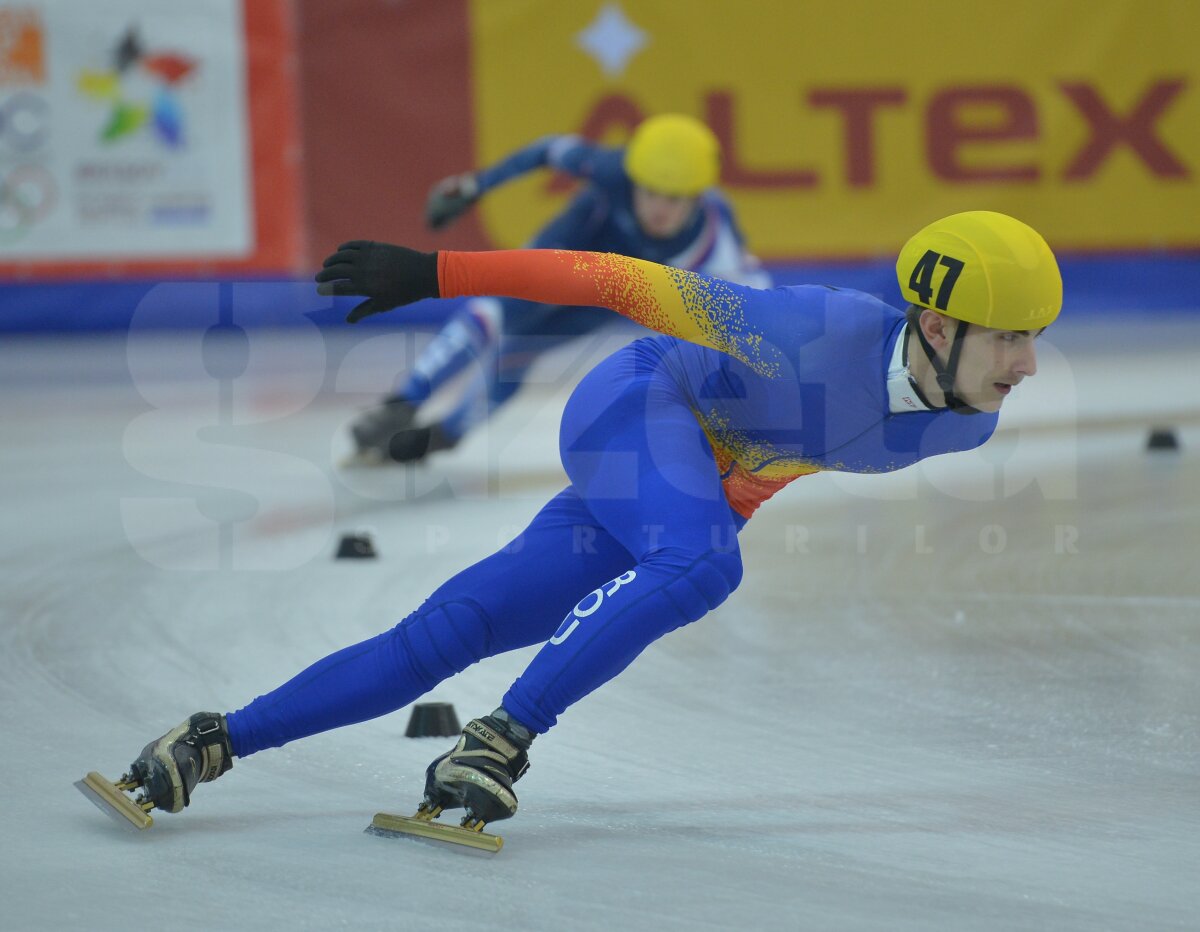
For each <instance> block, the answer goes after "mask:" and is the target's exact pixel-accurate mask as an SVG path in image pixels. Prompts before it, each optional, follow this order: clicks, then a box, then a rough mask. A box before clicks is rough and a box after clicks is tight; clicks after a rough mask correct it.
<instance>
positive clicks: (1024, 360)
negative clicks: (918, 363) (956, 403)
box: [909, 311, 1040, 412]
mask: <svg viewBox="0 0 1200 932" xmlns="http://www.w3.org/2000/svg"><path fill="white" fill-rule="evenodd" d="M930 315H932V317H936V318H937V320H931V319H930ZM921 323H922V326H923V327H924V328H925V335H926V337H928V338H929V341H930V343H931V344H932V345H933V348H934V349H935V350H936V351H937V354H938V356H939V357H941V359H942V361H943V362H945V361H947V360H948V358H949V355H950V346H951V341H953V339H954V333H955V330H956V329H957V328H958V326H959V322H958V321H957V320H953V319H951V318H949V317H945V316H944V315H942V314H935V313H934V312H932V311H926V312H925V313H924V314H923V315H922V321H921ZM931 331H932V332H931ZM1039 335H1040V331H1029V330H992V329H990V328H988V327H981V326H979V325H978V324H971V325H970V326H969V327H968V328H967V335H966V336H965V337H964V338H963V341H962V350H961V351H960V354H959V357H958V372H957V374H956V376H955V379H954V393H955V394H956V395H957V396H958V397H959V398H960V399H962V400H963V401H964V402H966V403H967V404H969V405H970V406H971V407H972V408H977V409H978V410H980V411H987V412H995V411H999V410H1000V406H1001V405H1002V404H1004V399H1005V398H1007V397H1008V395H1009V394H1010V393H1011V392H1012V390H1013V389H1014V388H1015V387H1016V386H1017V385H1019V384H1020V383H1021V382H1022V381H1023V380H1025V379H1027V378H1029V377H1030V376H1032V375H1036V374H1037V350H1036V348H1035V346H1034V341H1035V340H1036V339H1037V337H1038V336H1039ZM919 352H920V351H919V350H918V353H919ZM921 355H923V354H921ZM909 359H910V360H911V359H913V356H912V355H911V354H910V356H909Z"/></svg>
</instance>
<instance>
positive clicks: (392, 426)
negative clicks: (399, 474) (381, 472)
mask: <svg viewBox="0 0 1200 932" xmlns="http://www.w3.org/2000/svg"><path fill="white" fill-rule="evenodd" d="M416 419H417V406H416V405H414V404H412V403H411V402H409V401H406V400H405V399H403V398H398V397H397V398H390V399H388V400H387V401H385V402H384V403H383V404H381V405H379V406H378V407H376V408H372V409H371V410H370V411H367V412H366V413H365V414H363V415H362V417H360V418H359V419H358V420H357V421H355V422H354V424H353V425H351V427H350V433H351V436H353V438H354V447H355V450H354V453H353V454H351V455H350V456H349V457H348V458H347V459H346V461H345V462H344V463H343V465H344V466H385V465H387V464H389V463H417V462H420V461H421V460H423V459H424V458H425V457H426V456H428V455H429V454H430V453H436V452H437V451H438V450H448V449H450V448H451V447H453V446H454V445H455V444H456V443H457V442H458V438H456V437H451V436H450V435H449V434H447V433H446V431H445V430H443V428H442V426H441V425H440V424H429V425H422V426H418V425H417V423H416Z"/></svg>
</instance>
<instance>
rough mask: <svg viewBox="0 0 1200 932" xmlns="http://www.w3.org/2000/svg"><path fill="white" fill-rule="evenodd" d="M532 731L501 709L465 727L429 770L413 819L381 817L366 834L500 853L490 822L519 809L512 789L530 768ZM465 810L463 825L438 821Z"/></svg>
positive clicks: (498, 839)
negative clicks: (429, 840)
mask: <svg viewBox="0 0 1200 932" xmlns="http://www.w3.org/2000/svg"><path fill="white" fill-rule="evenodd" d="M533 738H534V735H533V733H532V732H530V731H528V730H526V729H525V728H524V727H522V726H521V725H519V724H518V723H516V722H514V721H512V720H511V719H509V718H508V717H507V715H506V714H505V713H504V712H503V710H502V709H497V710H496V712H494V713H493V714H492V715H485V716H484V717H483V718H477V719H474V720H472V721H470V722H468V723H467V727H466V728H464V729H463V733H462V737H460V738H459V739H458V744H457V745H455V747H454V748H453V749H452V750H450V751H447V752H446V753H445V754H443V755H442V756H441V757H438V758H437V759H435V760H434V761H433V763H431V764H430V765H429V767H428V769H427V770H426V771H425V798H424V799H423V800H422V802H421V805H420V806H419V807H418V808H417V812H416V814H415V815H413V816H412V817H405V816H396V815H390V814H388V813H384V812H381V813H378V814H377V815H376V816H375V819H374V820H373V821H372V823H371V826H370V827H369V828H368V829H367V831H368V832H371V833H372V834H377V835H396V834H401V835H417V836H420V837H424V838H433V839H436V840H438V841H447V842H451V843H453V844H460V845H467V846H468V847H472V848H478V849H482V850H485V851H492V852H495V851H499V850H500V848H501V846H502V845H503V844H504V840H503V839H502V838H500V837H499V836H497V835H488V834H485V833H484V832H483V828H484V826H485V825H487V824H488V823H489V822H495V821H498V820H500V819H507V818H511V817H512V816H513V815H514V814H515V813H516V811H517V797H516V794H515V793H513V789H512V785H513V784H514V783H516V782H517V780H519V779H521V777H522V776H524V774H525V771H526V770H528V769H529V755H528V749H529V744H530V742H531V741H532V740H533ZM460 808H465V809H466V815H465V816H464V817H463V819H462V822H461V823H460V825H459V826H453V825H445V824H442V823H438V822H435V821H434V820H435V819H436V818H437V817H438V816H439V815H441V814H442V812H443V811H444V810H446V809H460Z"/></svg>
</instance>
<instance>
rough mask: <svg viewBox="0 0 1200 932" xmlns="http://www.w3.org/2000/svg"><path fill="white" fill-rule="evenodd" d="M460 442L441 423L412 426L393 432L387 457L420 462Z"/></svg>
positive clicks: (394, 461) (396, 460)
mask: <svg viewBox="0 0 1200 932" xmlns="http://www.w3.org/2000/svg"><path fill="white" fill-rule="evenodd" d="M457 443H458V438H457V437H451V436H450V435H449V434H447V433H446V431H445V430H443V428H442V425H441V424H430V425H429V426H428V427H410V428H409V429H408V430H403V431H400V432H399V433H396V434H393V435H392V437H391V439H390V440H389V442H388V446H387V458H388V459H390V460H391V461H392V462H393V463H419V462H420V461H421V460H423V459H425V457H427V456H428V455H429V454H430V453H436V452H438V451H439V450H449V449H451V448H452V447H453V446H454V445H455V444H457Z"/></svg>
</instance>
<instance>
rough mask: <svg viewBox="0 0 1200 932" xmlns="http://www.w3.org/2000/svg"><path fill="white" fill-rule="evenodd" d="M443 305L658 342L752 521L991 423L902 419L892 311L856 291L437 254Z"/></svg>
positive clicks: (651, 347) (947, 446)
mask: <svg viewBox="0 0 1200 932" xmlns="http://www.w3.org/2000/svg"><path fill="white" fill-rule="evenodd" d="M438 277H439V286H440V289H441V292H440V293H441V295H442V297H456V296H462V295H481V294H491V295H503V296H511V297H518V298H525V299H528V300H532V301H541V302H546V303H554V304H564V305H582V306H601V307H608V308H611V309H612V310H614V311H617V312H618V313H620V314H623V315H624V316H626V317H629V318H630V319H632V320H635V321H637V322H638V323H640V324H643V325H644V326H646V327H649V328H651V329H653V330H657V331H658V332H659V333H661V334H663V336H659V337H649V338H646V339H644V340H641V341H638V344H636V345H637V346H639V347H640V352H641V353H642V354H643V355H644V356H648V355H652V356H653V358H654V359H655V362H656V366H657V367H658V368H660V369H661V370H662V371H663V372H664V373H665V375H666V376H667V377H669V378H670V379H671V380H672V381H673V382H674V383H675V385H676V386H677V387H678V389H679V391H680V393H681V395H682V396H683V398H685V399H686V402H687V404H688V406H689V407H690V408H691V410H692V413H693V414H694V415H695V416H696V418H697V420H698V421H699V422H700V424H701V426H702V427H703V428H704V432H705V435H706V436H707V438H708V441H709V444H710V445H711V447H712V450H713V454H714V457H715V459H716V463H717V467H718V469H719V470H720V472H721V477H722V482H723V486H724V490H725V495H726V497H727V499H728V501H729V503H730V505H731V506H732V507H733V508H734V510H735V511H737V513H738V514H740V515H742V516H743V517H744V518H748V517H750V515H751V514H753V513H754V511H755V509H757V508H758V506H759V505H760V504H761V503H762V502H764V501H765V500H766V499H768V498H770V497H771V496H772V495H773V494H774V493H775V492H777V491H778V490H779V489H780V488H782V487H783V486H784V485H787V483H789V482H791V481H792V480H794V479H796V478H798V477H800V476H803V475H809V474H811V473H813V472H818V471H820V470H840V471H845V472H890V471H893V470H896V469H900V468H902V467H904V466H908V465H911V464H912V463H914V462H916V461H918V460H920V459H924V458H926V457H928V456H933V455H937V454H941V453H950V452H956V451H960V450H968V449H972V448H974V447H977V446H979V445H980V444H981V443H983V442H984V441H985V440H986V439H987V438H988V437H989V436H991V434H992V432H993V431H994V430H995V426H996V415H994V414H980V415H975V416H972V417H963V416H960V415H957V414H953V413H950V412H948V411H946V410H945V409H941V410H937V411H913V412H904V413H898V414H894V413H892V412H891V411H890V410H889V402H888V395H887V389H886V373H887V368H888V361H889V360H890V358H891V353H892V350H893V349H894V348H895V345H896V341H897V340H898V338H899V336H900V334H901V333H902V332H903V329H904V315H903V313H902V312H901V311H899V310H897V309H896V308H893V307H890V306H889V305H887V304H884V303H883V302H881V301H879V300H877V299H876V298H873V297H871V296H870V295H866V294H862V293H861V292H856V291H847V290H841V289H836V288H829V287H826V286H814V285H802V286H793V287H781V288H773V289H756V288H748V287H745V286H742V285H736V284H732V283H730V282H725V281H720V280H718V279H714V278H711V277H708V276H705V275H701V274H698V273H695V272H687V271H681V270H679V269H673V268H667V267H665V266H661V265H656V264H655V263H652V262H645V261H642V260H638V259H630V258H626V257H624V256H615V255H609V254H603V253H587V252H571V251H567V250H512V251H507V252H492V253H456V252H442V253H439V255H438Z"/></svg>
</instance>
